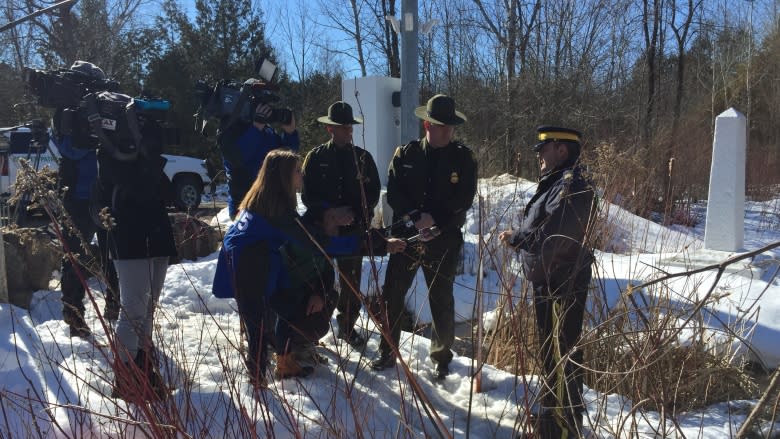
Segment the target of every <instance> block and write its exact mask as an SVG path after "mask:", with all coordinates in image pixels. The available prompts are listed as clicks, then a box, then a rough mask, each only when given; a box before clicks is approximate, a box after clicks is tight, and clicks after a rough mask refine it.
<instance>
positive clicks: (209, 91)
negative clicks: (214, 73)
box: [195, 78, 293, 130]
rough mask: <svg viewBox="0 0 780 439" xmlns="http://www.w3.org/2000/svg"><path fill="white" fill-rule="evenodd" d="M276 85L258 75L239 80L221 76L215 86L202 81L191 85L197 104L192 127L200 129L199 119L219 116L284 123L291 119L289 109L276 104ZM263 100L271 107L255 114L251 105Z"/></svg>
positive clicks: (218, 117)
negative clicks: (194, 121) (194, 125)
mask: <svg viewBox="0 0 780 439" xmlns="http://www.w3.org/2000/svg"><path fill="white" fill-rule="evenodd" d="M276 91H277V89H276V87H274V86H273V85H272V84H269V83H266V82H263V81H261V80H258V79H254V78H251V79H248V80H246V81H244V82H243V83H241V82H238V81H234V80H231V79H223V80H221V81H219V82H217V84H216V85H215V86H213V87H212V86H210V85H209V84H208V83H206V82H205V81H198V82H197V84H196V85H195V95H196V97H197V98H198V100H199V103H200V107H199V108H198V112H197V113H196V114H195V117H196V130H201V129H202V127H200V126H198V125H201V123H202V121H203V120H208V119H211V118H215V119H219V120H220V122H222V123H226V122H227V123H232V122H233V121H241V122H244V123H252V122H262V123H268V124H271V123H279V124H282V125H286V124H289V123H291V122H292V117H293V115H292V111H291V110H289V109H287V108H277V107H274V104H275V103H277V102H278V101H279V95H278V94H276ZM260 104H265V105H268V106H269V107H271V111H270V112H269V113H268V114H264V115H261V114H258V113H257V112H256V111H255V109H256V108H257V106H258V105H260Z"/></svg>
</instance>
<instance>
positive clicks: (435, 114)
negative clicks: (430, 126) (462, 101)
mask: <svg viewBox="0 0 780 439" xmlns="http://www.w3.org/2000/svg"><path fill="white" fill-rule="evenodd" d="M414 115H415V116H417V117H419V118H420V119H422V120H427V121H428V122H432V123H435V124H437V125H460V124H462V123H463V122H465V121H466V120H467V119H466V115H465V114H463V113H461V112H460V111H458V110H456V109H455V99H452V98H451V97H449V96H447V95H443V94H438V95H436V96H434V97H432V98H430V99H428V103H427V104H426V105H423V106H422V107H417V108H416V109H415V110H414Z"/></svg>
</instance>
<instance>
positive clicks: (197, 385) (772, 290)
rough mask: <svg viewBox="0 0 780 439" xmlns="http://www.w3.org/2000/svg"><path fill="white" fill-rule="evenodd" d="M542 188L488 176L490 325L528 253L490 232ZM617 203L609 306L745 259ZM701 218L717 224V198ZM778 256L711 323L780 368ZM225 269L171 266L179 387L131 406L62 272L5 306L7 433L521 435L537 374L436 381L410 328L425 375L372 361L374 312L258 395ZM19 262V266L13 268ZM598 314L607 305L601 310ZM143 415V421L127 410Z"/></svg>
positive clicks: (776, 228)
mask: <svg viewBox="0 0 780 439" xmlns="http://www.w3.org/2000/svg"><path fill="white" fill-rule="evenodd" d="M533 190H534V184H533V183H531V182H527V181H524V180H517V179H514V178H512V177H510V176H498V177H494V178H491V179H485V180H480V188H479V193H480V195H481V196H482V197H483V206H484V209H483V212H485V213H483V215H482V225H481V230H482V232H483V233H482V234H483V237H484V239H485V241H486V242H487V245H486V252H488V253H489V254H490V255H491V256H492V257H493V259H492V260H491V261H489V262H487V263H486V264H485V273H486V274H485V277H484V289H485V291H486V294H485V295H484V299H485V303H484V305H483V309H484V310H485V311H487V314H485V320H486V322H488V323H489V322H490V321H491V317H492V314H491V312H490V310H492V309H493V308H494V307H495V304H496V302H497V300H498V299H499V298H500V297H501V294H500V292H501V291H502V288H500V285H501V272H502V271H504V272H506V271H507V270H496V267H505V266H506V265H507V264H509V265H510V268H512V267H516V266H517V261H516V258H515V257H514V255H512V254H510V253H508V252H506V251H505V250H503V249H500V248H498V247H497V246H496V243H495V239H491V237H492V236H495V235H497V233H496V232H498V231H501V230H503V229H505V228H507V227H508V226H510V225H511V224H512V223H513V222H516V218H517V212H518V209H519V208H520V206H522V205H524V203H525V202H526V201H527V200H528V199H529V198H530V196H531V194H532V193H533ZM605 212H606V214H607V218H608V220H609V222H610V224H611V225H612V227H611V230H612V233H611V235H610V236H611V239H610V241H609V243H608V245H606V246H605V249H606V250H605V251H603V252H599V253H598V255H597V256H598V258H597V259H598V260H597V263H596V265H595V273H596V276H597V284H598V285H599V287H598V291H597V292H596V293H595V294H598V295H599V297H604V298H605V299H606V304H601V305H599V306H606V307H607V308H609V307H611V306H613V305H615V304H616V303H617V302H618V301H619V300H620V298H621V295H622V294H623V292H624V291H625V289H626V287H627V285H629V284H632V285H638V284H641V283H642V282H644V281H647V280H650V279H654V278H657V277H659V276H661V275H663V274H667V273H676V272H682V271H686V270H688V269H691V268H694V267H697V266H703V265H708V264H714V263H719V262H721V261H723V260H725V259H727V258H728V257H731V256H734V255H733V254H727V253H723V252H716V251H709V250H705V249H703V233H704V232H703V231H704V223H703V221H701V222H700V223H699V224H698V225H697V226H696V227H694V228H685V227H680V226H674V227H671V228H670V227H664V226H661V225H658V224H656V223H653V222H650V221H647V220H645V219H642V218H639V217H637V216H634V215H632V214H630V213H628V212H626V211H625V210H623V209H621V208H620V207H617V206H613V205H609V206H605ZM694 214H696V215H700V216H701V218H702V219H703V217H704V210H703V208H698V209H697V210H695V211H694ZM479 217H480V215H479V212H478V209H477V203H475V207H474V208H472V210H471V211H470V212H469V215H468V221H467V224H466V227H465V231H466V246H465V250H464V274H463V275H461V276H459V277H458V278H457V279H456V282H455V298H456V315H457V319H458V320H470V319H472V318H473V317H474V302H475V295H476V294H475V284H476V273H477V272H478V269H477V259H478V258H477V256H476V255H477V243H478V232H479V230H480V225H479ZM777 241H780V199H775V200H772V201H767V202H761V203H757V202H751V203H749V205H748V206H747V207H746V216H745V247H746V248H745V251H752V250H756V249H758V248H761V247H762V246H764V245H767V244H770V243H773V242H777ZM778 260H780V249H778V248H775V249H774V250H772V251H769V252H766V253H763V254H761V255H759V256H756V257H753V258H751V259H747V260H745V261H741V262H739V263H737V264H735V265H734V266H731V267H729V269H728V270H726V272H725V274H724V275H723V277H722V278H721V279H720V280H719V282H718V284H717V286H716V287H715V289H714V291H715V292H716V293H717V299H718V300H711V301H709V302H708V304H707V309H708V310H709V311H708V314H707V315H708V316H710V317H711V318H710V319H708V320H707V321H706V322H705V323H704V324H705V325H707V326H708V327H709V329H711V330H712V331H713V333H714V334H719V333H720V332H719V331H718V327H719V326H720V325H723V324H724V323H725V324H729V325H731V324H733V323H734V322H736V321H739V322H742V323H741V325H739V328H741V329H740V330H741V331H743V332H742V335H743V336H744V337H745V338H746V341H747V342H749V344H750V349H747V348H746V346H744V344H737V345H734V346H731V348H730V349H726V352H728V353H729V355H748V356H749V357H750V358H751V359H752V360H754V361H758V362H761V363H763V364H764V365H765V366H766V367H769V368H776V367H777V366H778V364H780V343H777V340H778V339H779V338H778V336H779V335H780V280H778V278H777V277H776V276H773V273H775V271H776V270H777V268H778ZM384 263H385V260H383V259H376V260H375V261H373V264H374V266H375V267H376V268H377V270H378V274H379V282H378V284H379V285H381V279H382V277H383V269H384ZM371 265H372V262H371V261H369V260H368V259H365V260H364V273H367V272H370V270H371ZM215 266H216V254H213V255H211V256H209V257H206V258H203V259H201V260H198V261H195V262H184V263H182V264H179V265H174V266H171V267H170V268H169V269H168V275H167V278H166V281H165V289H164V291H163V294H162V297H161V299H160V308H159V310H158V313H157V321H156V323H157V326H156V337H157V340H156V343H157V346H158V347H159V348H160V350H161V353H162V356H163V359H164V364H165V366H166V367H165V368H164V370H163V375H164V376H165V378H166V380H167V381H168V382H169V383H171V386H172V387H173V389H174V390H173V395H172V398H171V399H170V400H169V401H168V402H167V403H166V404H165V407H164V408H160V407H151V406H143V407H140V406H134V405H128V404H126V403H125V402H123V401H121V400H116V399H112V398H110V397H109V396H107V395H110V393H111V382H112V379H113V375H112V372H111V368H110V357H111V355H110V353H109V350H108V348H107V347H106V345H107V341H108V336H107V335H106V331H105V328H103V327H101V324H100V321H99V320H98V319H97V317H96V315H95V313H94V311H93V310H91V309H90V308H92V307H90V306H89V305H88V309H90V310H89V311H88V312H89V315H88V321H89V322H90V324H91V326H92V328H93V330H94V332H95V336H94V338H93V339H92V340H89V341H85V340H81V339H79V338H70V337H69V336H68V329H67V325H65V324H64V323H63V322H62V321H61V317H62V314H61V311H60V307H61V305H60V296H61V293H60V291H59V289H58V288H59V285H58V283H57V282H56V279H55V280H53V282H52V287H51V288H52V289H51V290H50V291H39V292H37V293H36V294H35V297H34V300H33V304H32V308H31V310H30V311H29V312H27V311H26V310H23V309H20V308H16V307H13V306H8V305H5V304H3V305H0V333H2V334H6V336H5V337H3V339H2V340H0V386H2V387H0V417H1V418H2V419H3V422H2V425H0V435H1V436H4V437H6V436H7V437H11V436H14V437H38V436H43V437H146V436H147V435H152V433H150V432H152V431H154V428H158V429H159V428H162V429H163V430H165V428H168V427H151V426H149V425H148V423H147V421H148V420H149V419H157V420H158V422H159V424H161V425H167V426H171V428H172V429H176V430H178V431H186V432H187V434H188V435H189V436H191V437H234V438H239V437H250V436H252V433H250V431H249V430H251V431H254V432H256V434H257V436H258V437H279V438H286V437H300V436H306V437H377V438H383V437H432V436H438V434H437V433H436V428H437V427H436V426H437V425H438V426H439V427H438V428H440V429H444V430H446V431H447V432H448V433H449V434H450V435H452V436H454V437H466V436H468V437H472V438H494V437H497V438H506V437H512V435H513V433H514V434H516V432H517V431H518V430H519V428H520V427H519V426H518V425H517V423H518V422H520V420H519V417H518V407H522V406H524V405H525V403H526V401H527V400H528V398H531V397H532V393H533V391H534V389H535V387H536V379H535V377H530V376H529V377H516V376H514V375H511V374H509V373H506V372H504V371H501V370H497V369H495V368H493V367H491V366H486V367H485V368H484V370H483V375H482V376H483V378H482V379H483V382H482V389H483V392H482V393H473V392H472V391H471V389H472V381H471V376H472V373H473V372H472V370H473V367H474V364H473V361H472V360H471V359H470V358H466V357H459V356H456V357H455V359H454V360H453V363H452V366H451V371H452V374H451V375H450V376H448V377H447V379H446V380H445V381H444V382H443V383H441V384H434V383H432V382H431V380H430V379H429V374H430V370H431V367H432V366H431V364H430V361H429V360H428V358H427V353H428V349H429V341H428V340H427V339H426V338H424V337H421V336H419V335H414V334H411V333H404V335H403V336H402V340H401V346H400V349H401V352H402V355H403V357H404V359H405V362H406V364H408V366H409V368H410V370H411V372H412V375H413V376H415V377H418V378H419V379H416V380H415V382H416V383H412V382H410V380H409V379H407V377H405V376H404V374H403V372H402V371H401V369H400V368H398V369H390V370H387V371H383V372H380V373H377V372H374V371H372V370H370V369H368V368H367V367H366V359H367V358H366V357H368V358H370V357H371V356H373V354H374V352H376V350H377V348H378V344H379V336H378V334H377V332H376V331H375V330H374V327H373V325H372V324H371V322H370V321H368V319H367V318H366V316H365V314H363V315H362V316H361V321H360V322H359V324H360V325H361V327H363V328H364V330H365V331H368V332H369V333H370V335H371V338H370V341H369V344H368V347H367V349H366V351H365V352H363V353H361V352H358V351H355V350H352V349H351V348H349V346H347V345H346V344H343V343H339V342H337V341H336V340H335V339H334V337H333V335H332V333H330V334H328V335H327V336H326V337H325V338H324V339H323V340H322V343H323V347H322V353H323V355H325V356H326V357H327V358H328V360H329V362H328V364H326V365H323V366H320V367H318V368H317V370H316V372H315V374H314V375H313V376H311V377H309V378H306V379H303V380H283V381H273V382H272V383H271V385H270V387H269V389H268V390H267V391H265V392H264V393H263V394H262V395H260V396H261V397H260V398H259V400H260V401H262V402H258V399H255V398H254V397H253V394H252V391H251V389H250V387H249V385H248V384H247V379H246V376H245V375H244V372H243V366H242V364H241V360H240V357H239V354H238V351H237V348H236V346H238V345H239V344H240V334H239V322H238V317H237V315H236V312H235V308H236V306H235V302H234V301H233V300H232V299H231V300H224V299H216V298H214V297H213V296H212V295H211V293H210V289H211V280H212V276H213V273H214V269H215ZM508 271H514V270H511V269H510V270H508ZM9 273H13V271H12V268H11V267H9ZM11 275H13V274H11ZM368 277H369V276H366V275H364V279H363V288H362V290H363V291H368V292H369V294H375V293H376V284H377V283H375V282H373V281H372V282H369V279H368ZM714 280H715V271H709V272H705V273H701V274H699V275H696V276H693V277H681V278H678V279H675V280H672V281H669V282H667V283H666V286H667V288H668V290H669V291H671V294H672V295H673V298H674V300H676V301H678V302H679V304H680V306H681V307H684V306H687V305H690V304H691V303H694V302H695V300H696V298H697V297H701V296H702V295H704V294H705V292H706V291H708V290H709V289H710V287H711V284H712V283H713V281H714ZM92 282H93V286H94V287H95V290H96V291H95V294H94V298H95V302H96V303H97V304H98V305H99V309H102V303H103V302H102V294H101V293H100V288H99V286H98V285H97V283H96V282H95V281H94V280H93V281H92ZM369 283H371V285H369ZM424 285H425V283H424V281H423V278H422V275H421V274H419V275H418V278H417V282H416V283H415V286H414V290H413V291H412V292H410V294H409V295H408V305H409V308H410V309H412V310H415V311H416V313H417V315H418V318H419V319H420V320H421V321H429V320H430V310H429V309H428V305H427V297H426V291H425V287H424ZM596 311H598V310H596ZM596 311H594V315H598V314H599V313H598V312H596ZM748 317H749V318H748ZM334 325H335V321H334ZM109 333H110V332H109ZM684 335H685V333H682V335H681V341H683V342H684ZM716 338H717V337H716ZM416 386H419V387H416ZM416 392H419V393H416ZM527 392H528V393H527ZM420 395H423V396H420ZM585 398H586V401H587V404H588V420H589V422H588V424H590V425H591V430H592V431H593V433H594V435H595V436H596V437H604V438H609V437H615V436H616V432H624V433H625V432H628V431H631V432H632V435H633V436H635V437H662V436H663V435H662V434H660V435H659V433H657V428H658V426H659V424H661V423H662V417H661V415H659V414H658V413H653V412H641V413H632V412H631V408H632V405H633V404H632V402H631V401H629V400H628V399H626V398H624V397H621V396H620V395H615V394H610V395H604V394H599V393H598V392H596V391H595V390H591V389H588V390H587V391H586V395H585ZM750 403H751V401H730V402H724V403H720V404H716V405H713V406H710V407H707V408H705V409H702V410H698V411H695V412H690V413H684V414H679V415H678V416H677V417H676V418H675V420H676V422H677V423H678V425H679V430H677V431H676V432H674V433H673V434H671V435H672V436H679V437H683V436H684V437H689V438H690V437H701V438H721V437H723V438H727V437H733V436H734V435H735V433H736V431H737V430H738V429H739V426H740V425H741V423H742V422H743V421H744V419H745V416H746V415H747V413H748V412H749V407H750ZM423 407H426V408H427V410H425V409H424V408H423ZM128 417H132V418H133V419H135V420H136V421H138V422H127V421H125V420H126V419H127V418H128ZM667 423H668V422H667ZM768 427H769V426H767V428H768ZM778 427H779V426H777V425H776V426H775V431H777V429H778ZM667 428H668V427H667ZM624 433H623V434H624ZM180 437H183V436H181V435H180Z"/></svg>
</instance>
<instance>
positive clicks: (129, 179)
mask: <svg viewBox="0 0 780 439" xmlns="http://www.w3.org/2000/svg"><path fill="white" fill-rule="evenodd" d="M157 129H158V127H155V126H151V125H147V126H146V127H144V128H143V129H142V132H141V135H142V137H143V139H144V140H143V141H142V142H143V144H144V148H145V150H146V153H145V154H142V155H139V157H138V159H136V160H132V161H120V160H116V159H115V158H114V157H112V155H111V154H110V153H109V152H108V151H107V150H106V149H103V148H101V149H100V150H99V151H98V163H99V170H98V181H97V183H96V184H97V186H96V188H95V194H93V196H92V200H91V203H92V204H93V206H91V209H93V211H97V210H100V209H101V208H102V207H104V206H108V207H109V208H110V210H111V214H112V216H113V218H114V220H115V221H116V226H115V227H114V228H112V229H111V230H110V231H109V233H108V245H109V249H110V251H111V257H112V259H115V260H116V259H144V258H151V257H159V256H175V255H176V244H175V243H174V240H173V229H172V228H171V223H170V221H169V220H168V213H167V211H166V209H165V201H164V194H165V192H166V190H167V189H166V188H167V185H169V184H170V182H169V181H168V178H167V177H166V176H165V174H164V173H163V167H164V166H165V158H163V157H162V156H161V155H160V154H161V152H162V145H161V143H160V142H159V141H155V140H154V139H161V138H162V137H161V133H160V132H157V131H156V130H157Z"/></svg>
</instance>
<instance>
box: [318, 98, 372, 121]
mask: <svg viewBox="0 0 780 439" xmlns="http://www.w3.org/2000/svg"><path fill="white" fill-rule="evenodd" d="M317 122H320V123H324V124H327V125H358V124H361V123H363V119H361V118H359V117H354V116H353V115H352V106H351V105H349V104H348V103H346V102H344V101H338V102H334V103H333V104H331V106H330V107H328V115H327V116H321V117H318V118H317Z"/></svg>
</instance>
